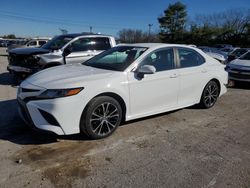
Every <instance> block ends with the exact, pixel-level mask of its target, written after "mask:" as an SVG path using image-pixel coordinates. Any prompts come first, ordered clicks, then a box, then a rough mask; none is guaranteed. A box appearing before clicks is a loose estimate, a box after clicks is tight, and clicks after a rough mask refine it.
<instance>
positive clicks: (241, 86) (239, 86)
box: [230, 82, 250, 90]
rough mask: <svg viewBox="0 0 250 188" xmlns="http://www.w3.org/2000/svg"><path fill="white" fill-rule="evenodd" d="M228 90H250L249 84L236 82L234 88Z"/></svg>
mask: <svg viewBox="0 0 250 188" xmlns="http://www.w3.org/2000/svg"><path fill="white" fill-rule="evenodd" d="M230 89H245V90H250V83H249V82H236V83H235V84H234V86H232V87H230Z"/></svg>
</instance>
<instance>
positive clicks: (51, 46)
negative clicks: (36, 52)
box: [42, 36, 73, 50]
mask: <svg viewBox="0 0 250 188" xmlns="http://www.w3.org/2000/svg"><path fill="white" fill-rule="evenodd" d="M72 39H73V37H69V36H58V37H54V38H53V39H52V40H50V41H48V42H47V43H46V44H44V45H43V46H42V48H44V49H47V50H58V49H61V48H62V47H63V46H64V45H65V44H67V43H68V42H69V41H71V40H72Z"/></svg>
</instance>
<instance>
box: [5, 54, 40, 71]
mask: <svg viewBox="0 0 250 188" xmlns="http://www.w3.org/2000/svg"><path fill="white" fill-rule="evenodd" d="M8 59H9V64H10V65H15V66H21V67H25V68H39V64H38V63H37V60H36V59H35V58H34V57H33V56H31V55H17V54H12V53H10V54H9V57H8Z"/></svg>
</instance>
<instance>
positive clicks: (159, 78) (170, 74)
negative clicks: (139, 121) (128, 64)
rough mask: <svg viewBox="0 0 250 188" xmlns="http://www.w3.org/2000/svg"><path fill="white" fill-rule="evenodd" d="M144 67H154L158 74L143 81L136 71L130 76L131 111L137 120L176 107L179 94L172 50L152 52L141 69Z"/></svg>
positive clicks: (150, 75) (148, 76) (149, 75)
mask: <svg viewBox="0 0 250 188" xmlns="http://www.w3.org/2000/svg"><path fill="white" fill-rule="evenodd" d="M143 65H152V66H154V67H155V68H156V72H155V73H154V74H147V75H145V76H144V78H142V79H138V78H137V76H136V74H137V73H136V71H135V72H130V73H129V74H128V80H129V89H130V111H131V114H133V116H135V118H137V117H141V116H145V115H151V114H154V113H159V112H161V111H165V110H167V109H171V108H173V107H175V106H176V105H177V98H178V92H179V77H178V72H177V70H176V69H175V58H174V52H173V49H172V48H166V49H160V50H157V51H154V52H152V53H151V54H149V55H148V56H147V57H146V58H145V59H144V60H143V61H142V62H141V63H140V65H139V67H140V66H143ZM131 118H133V117H131Z"/></svg>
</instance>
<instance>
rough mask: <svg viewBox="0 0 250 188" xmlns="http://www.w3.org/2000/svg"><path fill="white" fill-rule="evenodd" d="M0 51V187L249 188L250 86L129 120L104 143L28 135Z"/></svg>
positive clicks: (75, 137) (11, 80) (84, 139)
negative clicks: (203, 103) (199, 104)
mask: <svg viewBox="0 0 250 188" xmlns="http://www.w3.org/2000/svg"><path fill="white" fill-rule="evenodd" d="M4 51H5V49H4V48H0V148H1V150H0V161H1V162H0V166H1V168H0V187H181V188H183V187H190V188H191V187H192V188H193V187H201V188H210V187H223V188H224V187H230V188H235V187H242V188H249V187H250V86H248V85H247V84H242V85H240V86H239V87H235V88H230V89H229V90H228V92H227V94H226V95H224V96H223V97H221V98H220V99H219V100H218V102H217V104H216V105H215V106H214V107H213V108H212V109H209V110H201V109H198V108H196V107H190V108H185V109H182V110H178V111H174V112H169V113H164V114H161V115H157V116H153V117H149V118H144V119H140V120H136V121H133V122H128V123H126V124H124V125H122V126H120V127H119V128H118V130H117V131H116V132H115V133H114V134H113V135H111V136H110V137H108V138H106V139H103V140H87V139H86V138H85V137H84V136H82V135H72V136H55V135H50V134H44V133H39V132H35V131H33V130H30V129H29V127H27V126H26V125H25V124H24V123H23V122H22V120H21V119H20V118H19V116H18V113H17V103H16V100H15V97H16V86H15V84H14V82H13V79H12V77H11V76H10V75H9V74H8V73H7V71H6V66H7V56H6V54H5V53H4Z"/></svg>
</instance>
